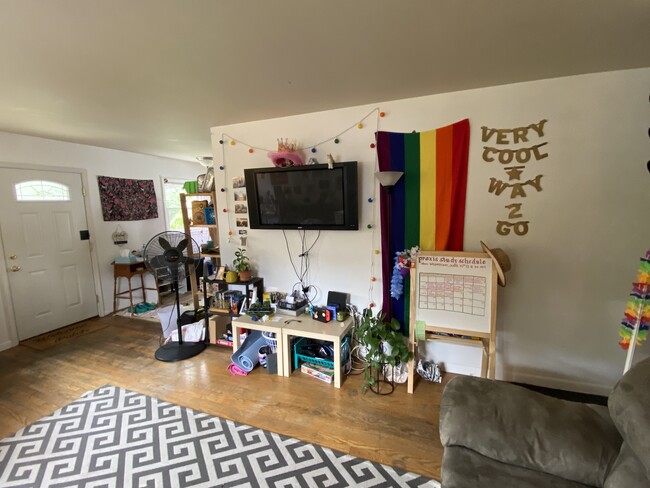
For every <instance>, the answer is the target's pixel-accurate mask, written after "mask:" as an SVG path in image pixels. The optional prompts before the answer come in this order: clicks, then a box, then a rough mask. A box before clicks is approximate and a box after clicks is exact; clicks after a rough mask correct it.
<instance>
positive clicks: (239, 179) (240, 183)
mask: <svg viewBox="0 0 650 488" xmlns="http://www.w3.org/2000/svg"><path fill="white" fill-rule="evenodd" d="M232 187H233V188H245V187H246V181H245V180H244V177H243V176H235V177H234V178H233V179H232Z"/></svg>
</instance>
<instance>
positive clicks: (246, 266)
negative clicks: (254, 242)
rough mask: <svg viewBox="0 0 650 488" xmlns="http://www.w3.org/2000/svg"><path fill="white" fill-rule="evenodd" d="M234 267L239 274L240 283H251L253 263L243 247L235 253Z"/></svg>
mask: <svg viewBox="0 0 650 488" xmlns="http://www.w3.org/2000/svg"><path fill="white" fill-rule="evenodd" d="M232 265H233V267H234V268H235V270H236V271H237V272H238V273H239V281H249V280H250V279H251V262H250V260H249V259H248V256H246V249H242V248H241V247H240V248H239V249H237V250H236V251H235V259H233V261H232Z"/></svg>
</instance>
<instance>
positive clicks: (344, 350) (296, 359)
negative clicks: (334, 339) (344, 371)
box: [293, 336, 350, 369]
mask: <svg viewBox="0 0 650 488" xmlns="http://www.w3.org/2000/svg"><path fill="white" fill-rule="evenodd" d="M310 340H311V339H307V338H306V337H301V338H300V339H298V340H297V341H296V342H295V344H294V345H293V367H294V369H298V367H299V366H300V361H303V362H305V363H309V364H316V365H318V366H324V367H326V368H330V369H334V361H333V360H332V361H328V360H327V359H322V358H314V357H311V356H305V355H304V354H299V353H298V350H299V349H300V346H301V344H304V343H305V342H308V341H310ZM330 344H331V343H330ZM349 357H350V337H349V336H345V337H344V338H343V341H341V365H345V364H346V363H347V362H348V358H349Z"/></svg>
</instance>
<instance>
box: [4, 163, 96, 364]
mask: <svg viewBox="0 0 650 488" xmlns="http://www.w3.org/2000/svg"><path fill="white" fill-rule="evenodd" d="M0 168H9V169H26V170H33V171H55V172H59V173H76V174H78V175H79V176H80V177H81V184H82V185H83V188H84V190H85V191H84V192H83V193H84V194H83V202H84V210H85V212H86V224H87V225H88V232H89V233H90V239H89V245H90V262H91V265H92V272H93V281H94V282H95V293H96V294H97V313H98V315H99V316H100V317H103V316H104V315H105V313H104V294H103V293H102V282H101V279H100V276H101V275H100V273H99V260H98V259H97V246H96V245H95V229H94V225H93V219H92V212H91V211H90V210H91V205H90V196H89V193H90V192H89V191H88V188H89V187H88V172H87V171H86V170H85V169H83V168H68V167H65V166H49V165H42V164H31V163H25V164H23V163H8V162H3V161H0ZM0 253H1V254H2V256H4V253H5V251H4V244H3V242H2V233H1V232H0ZM3 261H4V258H3ZM0 268H1V269H0V285H2V286H0V306H1V307H2V308H3V309H4V315H5V317H4V318H5V323H6V325H7V330H8V332H9V335H10V343H9V344H3V343H0V351H1V350H3V349H7V348H9V347H13V346H17V345H18V329H17V328H16V316H15V313H14V307H13V303H12V301H11V294H10V293H9V276H8V273H7V268H6V266H1V267H0Z"/></svg>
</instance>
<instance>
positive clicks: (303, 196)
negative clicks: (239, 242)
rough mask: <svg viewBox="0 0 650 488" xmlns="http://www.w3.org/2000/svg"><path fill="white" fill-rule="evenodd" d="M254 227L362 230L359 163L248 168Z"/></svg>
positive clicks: (248, 191) (251, 217)
mask: <svg viewBox="0 0 650 488" xmlns="http://www.w3.org/2000/svg"><path fill="white" fill-rule="evenodd" d="M244 177H245V179H246V193H247V198H248V218H249V220H250V222H249V223H250V228H251V229H306V230H309V229H313V230H358V229H359V217H358V187H357V162H356V161H350V162H345V163H334V167H333V168H332V169H328V168H327V165H326V164H313V165H306V166H290V167H287V168H275V167H269V168H254V169H245V170H244Z"/></svg>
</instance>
